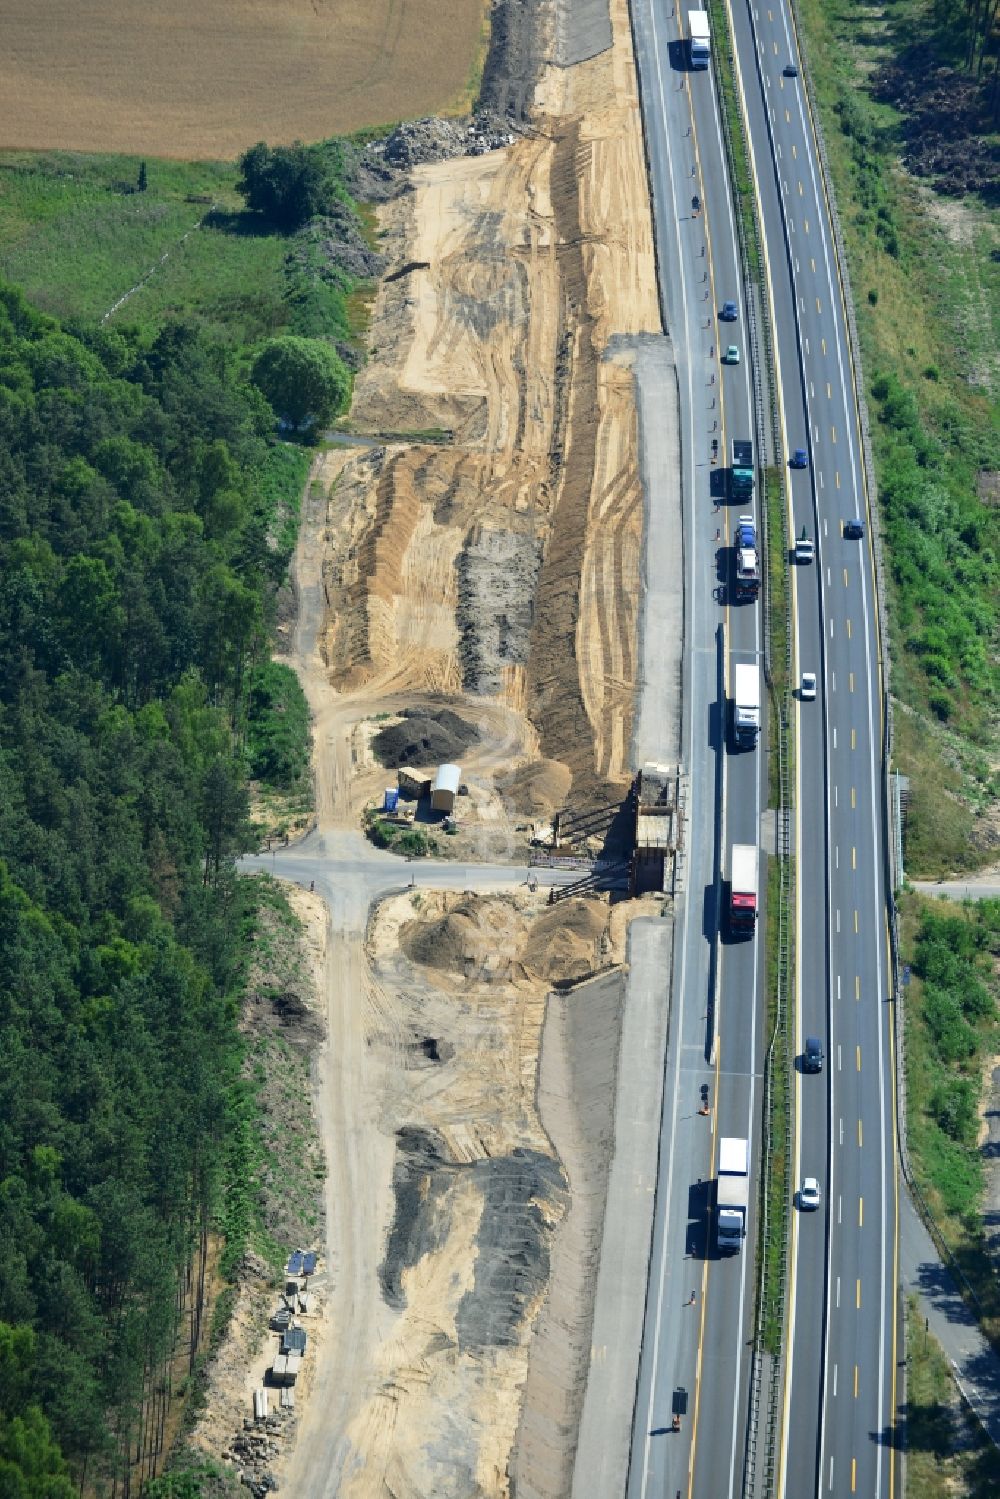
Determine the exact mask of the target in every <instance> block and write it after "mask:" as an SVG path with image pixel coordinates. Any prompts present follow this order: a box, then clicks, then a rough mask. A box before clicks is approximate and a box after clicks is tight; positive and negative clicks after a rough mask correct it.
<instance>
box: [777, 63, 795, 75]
mask: <svg viewBox="0 0 1000 1499" xmlns="http://www.w3.org/2000/svg"><path fill="white" fill-rule="evenodd" d="M781 71H782V72H783V73H784V75H785V77H786V78H798V76H799V70H798V68H797V67H796V66H795V64H794V63H793V62H786V63H785V66H784V67H783V68H782V70H781Z"/></svg>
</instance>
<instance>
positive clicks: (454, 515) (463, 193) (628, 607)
mask: <svg viewBox="0 0 1000 1499" xmlns="http://www.w3.org/2000/svg"><path fill="white" fill-rule="evenodd" d="M612 12H613V20H614V26H615V47H614V49H613V50H612V51H610V52H608V53H605V54H604V55H602V56H601V57H598V58H595V59H593V60H592V61H590V62H587V63H583V64H580V65H579V66H577V67H573V68H566V69H555V68H553V69H550V70H549V71H548V73H547V74H546V76H545V80H544V83H543V86H542V88H541V89H540V92H539V107H537V108H536V111H535V115H534V118H533V127H534V129H533V132H532V134H531V135H530V136H527V137H525V138H523V139H519V140H518V141H517V142H516V143H515V144H514V145H513V146H511V147H510V148H508V149H507V150H505V151H502V152H494V153H492V154H490V155H488V156H483V157H465V158H461V159H459V160H456V161H450V162H444V163H439V164H435V165H432V166H426V167H421V168H418V169H417V170H416V171H415V172H414V174H413V191H412V192H411V193H408V194H405V195H403V196H402V197H400V198H398V199H396V200H394V201H393V202H391V203H389V204H387V205H384V206H383V207H382V208H381V209H380V213H379V221H380V229H381V233H382V248H383V250H384V252H385V253H386V254H387V256H388V258H389V262H390V266H391V267H392V266H399V267H403V266H407V265H415V266H417V267H418V269H414V270H411V271H409V272H408V273H407V274H406V275H403V276H401V277H399V278H398V279H396V280H388V281H386V282H384V283H383V284H382V286H381V288H380V290H379V294H378V298H377V301H376V307H375V315H374V323H373V328H372V339H371V342H372V355H371V359H370V362H369V363H368V365H367V366H366V368H365V369H364V370H363V371H362V373H361V375H360V377H359V379H358V382H357V387H356V393H355V403H354V408H353V411H352V422H353V425H354V426H355V427H356V428H357V429H358V430H361V431H365V432H368V433H373V434H377V433H379V432H384V431H391V432H393V433H395V434H399V433H400V432H401V431H405V430H411V431H413V432H414V433H415V434H421V433H426V432H431V431H433V432H435V433H442V434H445V435H446V437H449V436H450V440H446V441H441V442H438V441H436V442H434V443H429V442H420V441H415V442H412V443H401V442H397V443H390V444H388V445H387V446H385V447H384V448H378V449H375V450H369V451H364V452H361V453H359V454H356V455H355V456H353V457H350V458H349V459H348V460H347V461H346V463H345V464H344V467H343V470H342V472H341V474H340V478H339V482H338V484H337V486H336V489H335V491H334V494H333V497H332V500H331V507H330V517H329V524H330V532H331V541H332V542H333V546H332V551H331V557H330V562H329V566H328V570H327V575H326V580H325V581H326V586H327V597H328V599H329V602H330V606H331V611H330V619H329V628H328V632H327V637H326V641H325V652H326V659H327V660H328V662H329V664H330V666H331V668H332V669H333V671H334V673H335V682H336V685H337V686H338V687H340V688H341V689H342V690H356V689H359V688H364V689H365V691H366V693H368V694H372V695H376V696H377V695H379V694H384V693H387V692H392V691H395V692H399V691H402V690H405V691H406V692H408V693H411V692H413V691H414V690H416V691H429V692H433V693H444V694H447V695H448V696H449V697H453V698H458V697H461V696H463V695H464V696H466V697H468V696H470V695H471V696H473V697H474V698H475V699H477V700H478V701H479V702H480V703H481V704H482V703H483V702H484V701H485V702H492V703H494V704H496V705H497V708H499V709H504V710H507V711H508V713H509V715H510V720H511V723H512V725H513V723H515V722H516V721H517V720H520V723H521V725H522V726H523V727H522V728H521V729H520V730H517V729H514V730H513V732H512V734H511V739H512V741H513V742H514V743H517V742H518V740H520V742H521V745H522V746H523V749H524V751H525V754H526V755H528V754H530V755H532V756H544V757H545V758H547V759H549V760H552V761H556V762H559V763H560V764H562V765H564V766H565V767H567V769H568V770H569V771H570V772H571V774H572V787H573V794H574V797H575V798H581V797H587V796H588V795H593V796H595V797H596V798H598V799H605V800H606V799H607V796H606V792H607V790H608V787H609V783H610V785H611V786H613V787H620V786H621V785H622V784H623V782H624V780H625V778H626V775H627V770H628V765H627V753H628V743H629V735H630V731H631V716H632V696H633V689H634V681H635V652H636V625H637V621H636V612H637V606H638V598H639V548H640V544H641V504H640V500H641V496H640V488H639V479H638V471H637V463H636V421H635V407H634V402H633V397H632V381H631V374H630V369H629V363H630V355H629V338H630V336H633V335H637V334H640V333H643V332H648V331H651V330H658V328H659V316H658V308H657V301H656V292H655V276H654V267H653V257H652V243H651V236H650V226H649V214H648V206H647V202H646V183H645V172H644V165H643V156H642V148H641V139H640V132H639V117H638V111H637V108H636V99H635V94H634V88H635V84H634V75H633V73H632V71H631V51H630V38H629V33H628V19H627V11H626V7H625V4H624V0H616V3H615V4H613V6H612ZM525 720H527V722H525ZM529 726H532V727H529ZM513 768H514V767H512V766H510V765H508V766H507V769H508V770H510V769H513Z"/></svg>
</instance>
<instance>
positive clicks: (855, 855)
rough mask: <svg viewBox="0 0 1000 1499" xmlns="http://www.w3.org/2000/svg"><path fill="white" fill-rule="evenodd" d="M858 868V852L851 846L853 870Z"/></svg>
mask: <svg viewBox="0 0 1000 1499" xmlns="http://www.w3.org/2000/svg"><path fill="white" fill-rule="evenodd" d="M857 867H858V851H857V849H856V848H855V846H854V845H853V844H852V845H851V868H852V869H857Z"/></svg>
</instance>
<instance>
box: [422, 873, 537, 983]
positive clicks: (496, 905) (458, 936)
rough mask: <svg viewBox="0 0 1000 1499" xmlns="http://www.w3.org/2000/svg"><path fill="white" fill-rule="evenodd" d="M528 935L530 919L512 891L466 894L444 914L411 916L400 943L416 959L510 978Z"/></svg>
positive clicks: (466, 973) (467, 975)
mask: <svg viewBox="0 0 1000 1499" xmlns="http://www.w3.org/2000/svg"><path fill="white" fill-rule="evenodd" d="M524 935H525V919H524V917H523V915H522V914H521V913H520V912H519V911H518V910H517V908H516V907H515V906H514V904H513V902H512V901H511V900H510V898H509V897H508V896H503V895H497V896H478V895H471V894H470V895H465V896H462V898H461V899H460V900H459V902H458V904H457V905H456V906H454V907H453V908H452V909H451V910H450V911H446V912H445V914H444V915H443V916H440V917H438V918H437V919H435V920H432V921H426V920H425V921H420V920H417V921H408V922H406V923H405V925H404V926H403V927H401V928H400V933H399V945H400V947H401V948H402V950H403V952H404V953H405V954H406V956H407V957H408V958H409V959H410V961H411V962H412V963H420V964H421V965H422V966H423V967H425V968H433V969H436V970H437V971H438V972H439V973H451V974H454V975H456V976H457V977H459V978H462V979H467V980H468V979H473V978H478V979H482V980H485V981H487V982H489V981H491V980H495V979H498V978H505V977H507V976H508V974H509V973H510V968H511V964H512V961H513V959H514V956H515V954H516V953H517V952H518V950H519V949H520V947H521V945H522V943H523V941H524Z"/></svg>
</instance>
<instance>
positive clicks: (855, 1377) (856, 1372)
mask: <svg viewBox="0 0 1000 1499" xmlns="http://www.w3.org/2000/svg"><path fill="white" fill-rule="evenodd" d="M854 1398H855V1400H857V1398H858V1366H857V1364H855V1365H854Z"/></svg>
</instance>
